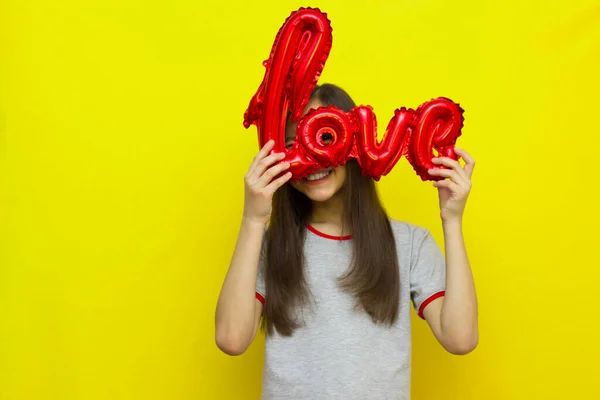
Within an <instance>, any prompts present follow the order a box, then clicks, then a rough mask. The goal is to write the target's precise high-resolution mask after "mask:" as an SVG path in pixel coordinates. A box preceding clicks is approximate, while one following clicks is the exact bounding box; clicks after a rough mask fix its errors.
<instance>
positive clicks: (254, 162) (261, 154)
mask: <svg viewBox="0 0 600 400" xmlns="http://www.w3.org/2000/svg"><path fill="white" fill-rule="evenodd" d="M274 146H275V141H274V140H269V141H268V142H267V143H265V145H264V146H263V147H262V149H260V151H259V152H258V153H256V155H255V156H254V158H253V159H252V162H251V163H250V168H248V171H249V172H250V171H252V170H253V169H254V168H255V167H256V165H257V164H258V163H259V162H260V161H261V160H262V159H263V158H265V157H266V156H267V154H269V152H270V151H271V150H273V147H274Z"/></svg>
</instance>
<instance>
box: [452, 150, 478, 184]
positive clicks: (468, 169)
mask: <svg viewBox="0 0 600 400" xmlns="http://www.w3.org/2000/svg"><path fill="white" fill-rule="evenodd" d="M454 152H455V153H456V154H457V155H459V156H460V158H462V159H463V160H464V161H465V167H464V170H465V173H466V174H467V176H468V177H469V178H471V177H472V176H473V170H474V169H475V160H474V159H473V157H471V155H470V154H469V153H467V152H466V151H464V150H463V149H459V148H457V147H455V148H454Z"/></svg>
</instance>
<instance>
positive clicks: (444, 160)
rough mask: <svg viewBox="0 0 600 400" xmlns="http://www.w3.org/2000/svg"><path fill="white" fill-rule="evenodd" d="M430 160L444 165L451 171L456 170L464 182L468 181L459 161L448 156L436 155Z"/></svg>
mask: <svg viewBox="0 0 600 400" xmlns="http://www.w3.org/2000/svg"><path fill="white" fill-rule="evenodd" d="M431 161H432V162H433V163H434V164H436V165H443V166H444V167H447V168H451V169H452V170H453V171H456V173H457V174H458V175H459V176H460V177H461V179H463V180H464V181H465V182H468V181H469V176H468V175H467V173H466V172H465V171H464V170H463V168H462V166H461V165H460V163H459V162H458V161H456V160H453V159H451V158H449V157H436V158H433V159H432V160H431Z"/></svg>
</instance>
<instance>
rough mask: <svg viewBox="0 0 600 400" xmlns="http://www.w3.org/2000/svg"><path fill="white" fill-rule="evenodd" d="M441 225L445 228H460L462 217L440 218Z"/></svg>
mask: <svg viewBox="0 0 600 400" xmlns="http://www.w3.org/2000/svg"><path fill="white" fill-rule="evenodd" d="M442 227H443V228H444V230H446V229H459V230H461V229H462V217H454V218H446V219H442Z"/></svg>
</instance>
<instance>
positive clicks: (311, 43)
mask: <svg viewBox="0 0 600 400" xmlns="http://www.w3.org/2000/svg"><path fill="white" fill-rule="evenodd" d="M332 40H333V37H332V34H331V25H330V22H329V20H328V19H327V15H326V14H323V13H321V12H320V11H319V10H318V9H311V8H301V9H300V10H298V11H296V12H293V13H292V15H291V16H290V17H289V18H288V19H287V20H286V21H285V23H284V24H283V26H282V27H281V29H280V30H279V32H278V33H277V36H276V38H275V43H274V44H273V48H272V50H271V55H270V57H269V59H268V60H267V61H266V62H265V63H264V65H265V67H266V71H265V76H264V78H263V81H262V83H261V85H260V87H259V89H258V91H257V93H256V94H255V95H254V97H253V98H252V100H251V101H250V105H249V106H248V109H247V110H246V113H245V115H244V126H245V127H246V128H248V127H249V126H250V125H256V127H257V128H258V138H259V145H260V147H262V146H264V145H265V143H267V142H268V141H269V140H270V139H274V140H275V146H274V148H273V152H286V159H285V160H283V161H287V162H290V171H291V172H292V174H293V176H292V179H299V178H301V177H303V176H306V175H307V174H308V173H310V172H311V170H312V171H314V170H316V169H319V168H322V167H326V166H327V165H325V164H323V165H319V164H318V163H317V162H315V161H314V160H313V159H311V158H310V157H307V156H306V154H302V149H303V148H302V147H301V146H296V145H294V146H293V147H292V149H291V151H287V150H286V148H285V137H284V136H285V125H286V121H287V117H288V112H289V111H291V117H292V120H293V121H298V120H299V119H300V118H301V117H302V112H303V110H304V107H305V106H306V104H307V103H308V100H309V98H310V94H311V93H312V91H313V89H314V88H315V86H316V84H317V81H318V79H319V76H320V74H321V71H322V70H323V66H324V65H325V61H326V60H327V57H328V56H329V51H330V50H331V43H332Z"/></svg>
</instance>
